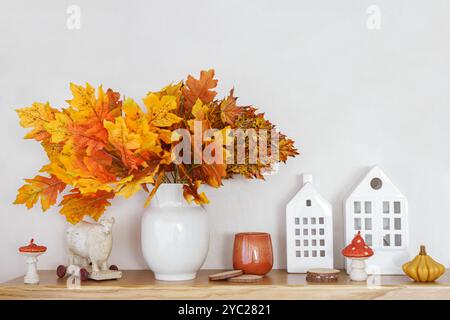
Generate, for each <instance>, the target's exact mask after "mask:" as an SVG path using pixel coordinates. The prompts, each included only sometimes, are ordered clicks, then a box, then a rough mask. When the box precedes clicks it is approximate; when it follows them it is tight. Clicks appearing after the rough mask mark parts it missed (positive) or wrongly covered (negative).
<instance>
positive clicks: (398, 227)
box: [394, 218, 402, 230]
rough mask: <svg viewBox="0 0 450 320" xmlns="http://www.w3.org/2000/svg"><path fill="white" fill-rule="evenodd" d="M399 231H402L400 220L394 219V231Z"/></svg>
mask: <svg viewBox="0 0 450 320" xmlns="http://www.w3.org/2000/svg"><path fill="white" fill-rule="evenodd" d="M401 229H402V219H400V218H394V230H401Z"/></svg>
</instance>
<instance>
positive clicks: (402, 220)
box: [344, 166, 409, 274]
mask: <svg viewBox="0 0 450 320" xmlns="http://www.w3.org/2000/svg"><path fill="white" fill-rule="evenodd" d="M344 212H345V235H346V240H345V241H346V243H349V242H350V241H351V240H352V239H353V237H354V236H355V234H356V233H358V231H361V235H362V236H363V237H364V240H365V242H366V244H367V245H368V246H369V247H371V248H372V249H373V250H374V252H375V254H374V255H373V256H372V257H371V258H370V259H368V260H367V261H366V264H367V271H368V273H369V274H403V272H402V269H401V266H402V264H403V263H405V262H406V261H408V259H409V254H408V245H409V234H408V204H407V200H406V198H405V197H404V196H403V194H402V193H401V192H400V190H399V189H397V187H396V186H395V185H394V184H393V183H392V181H391V180H390V179H389V178H388V177H387V176H386V174H384V172H383V171H382V170H381V169H380V168H379V167H377V166H375V167H373V168H372V169H371V170H370V171H369V173H368V174H367V175H366V176H365V177H364V178H363V179H362V181H361V182H360V183H359V184H358V186H356V188H355V189H354V190H353V192H352V193H351V195H350V196H349V197H348V198H347V200H346V201H345V203H344ZM346 260H347V261H346V270H347V273H349V272H350V270H349V268H350V261H349V259H346Z"/></svg>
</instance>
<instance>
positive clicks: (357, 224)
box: [354, 218, 361, 230]
mask: <svg viewBox="0 0 450 320" xmlns="http://www.w3.org/2000/svg"><path fill="white" fill-rule="evenodd" d="M354 222H355V226H354V227H355V230H361V218H355V221H354Z"/></svg>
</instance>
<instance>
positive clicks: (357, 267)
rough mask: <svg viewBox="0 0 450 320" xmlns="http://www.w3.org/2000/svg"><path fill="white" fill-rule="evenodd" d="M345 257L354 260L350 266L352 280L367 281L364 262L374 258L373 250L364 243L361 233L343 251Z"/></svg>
mask: <svg viewBox="0 0 450 320" xmlns="http://www.w3.org/2000/svg"><path fill="white" fill-rule="evenodd" d="M342 254H343V255H344V257H347V258H350V259H352V263H351V265H350V279H351V280H353V281H366V280H367V272H366V263H365V261H364V260H366V259H367V258H369V257H371V256H373V250H372V249H371V248H370V247H369V246H368V245H367V244H366V243H365V242H364V239H363V238H362V237H361V232H360V231H358V234H357V235H356V236H355V237H354V238H353V240H352V242H351V243H350V244H349V245H348V246H346V247H345V248H344V249H342Z"/></svg>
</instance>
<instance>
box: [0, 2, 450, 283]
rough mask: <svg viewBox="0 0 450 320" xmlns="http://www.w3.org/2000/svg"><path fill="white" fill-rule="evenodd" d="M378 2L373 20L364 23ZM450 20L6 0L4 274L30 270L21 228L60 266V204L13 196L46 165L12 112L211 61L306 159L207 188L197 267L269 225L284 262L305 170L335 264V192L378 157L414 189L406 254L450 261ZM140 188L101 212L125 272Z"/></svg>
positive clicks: (1, 124)
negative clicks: (205, 251)
mask: <svg viewBox="0 0 450 320" xmlns="http://www.w3.org/2000/svg"><path fill="white" fill-rule="evenodd" d="M70 4H77V5H79V6H80V8H81V14H82V15H81V19H82V20H81V29H80V30H68V29H67V27H66V19H67V17H68V15H67V14H66V8H67V7H68V5H70ZM372 4H375V5H378V6H379V8H380V9H381V18H382V20H381V30H369V29H368V28H367V27H366V20H367V17H368V15H367V13H366V9H367V7H368V6H369V5H372ZM449 21H450V2H449V1H448V0H433V1H431V0H430V1H415V0H414V1H413V0H396V1H393V0H389V1H388V0H383V1H381V0H371V1H366V0H353V1H350V0H341V1H334V0H326V1H294V0H291V1H288V0H282V1H261V0H258V1H256V0H254V1H241V0H231V1H230V0H227V1H218V0H216V1H210V0H209V1H207V0H203V1H202V0H191V1H181V0H180V1H132V0H129V1H106V0H103V1H87V0H70V1H56V0H55V1H50V0H46V1H42V0H41V1H20V0H14V1H13V0H11V1H4V0H0V146H1V150H2V151H1V152H0V168H1V176H0V177H1V178H0V191H1V192H0V208H1V210H0V281H4V280H7V279H8V278H11V277H13V276H18V275H21V274H23V273H24V271H25V262H24V258H23V257H21V256H19V255H18V253H17V248H18V247H19V246H20V245H23V244H25V243H26V242H27V241H28V240H29V239H30V238H31V237H34V238H36V241H37V242H38V243H43V244H45V245H47V246H48V252H47V253H46V254H45V255H44V256H42V257H41V259H40V262H39V266H40V268H43V269H45V268H46V269H50V268H52V269H53V268H55V267H56V266H57V265H58V264H60V263H63V262H66V255H65V237H64V233H65V222H64V219H63V217H62V216H60V215H59V214H58V212H57V208H54V209H52V210H50V211H48V212H46V213H45V214H44V213H42V212H40V209H39V207H36V208H34V209H33V210H30V211H27V210H26V208H25V207H23V206H14V205H12V204H11V203H12V201H13V200H14V198H15V195H16V189H17V188H18V187H20V185H21V184H22V180H21V179H22V178H25V177H33V176H34V175H35V174H36V172H37V170H38V169H39V168H40V167H41V166H42V165H43V164H44V163H45V156H44V153H43V152H42V151H41V147H40V146H39V144H38V143H36V142H34V141H29V140H26V141H25V140H22V136H23V135H24V134H25V130H23V129H22V128H20V127H19V124H18V118H17V116H16V114H15V112H14V109H15V108H18V107H23V106H27V105H29V104H31V103H32V102H34V101H47V100H49V101H50V102H51V104H52V105H53V106H63V105H64V100H65V99H68V98H69V97H70V92H69V82H71V81H73V82H76V83H80V84H81V83H83V82H84V81H89V82H90V83H91V84H93V85H98V84H100V83H103V84H104V86H105V87H111V88H114V89H115V90H118V91H120V92H121V93H124V94H126V95H128V96H131V97H134V98H136V99H140V98H141V97H143V96H144V95H145V93H146V92H147V91H148V90H156V89H159V88H160V87H161V86H163V85H165V84H166V83H168V82H170V81H173V80H179V79H183V78H184V77H185V76H186V75H187V74H189V73H192V74H197V73H198V72H199V70H200V69H206V68H210V67H214V68H215V69H216V73H217V76H218V78H219V79H220V83H219V92H220V94H221V95H223V94H224V93H226V92H227V91H228V90H229V89H230V88H231V87H232V86H234V87H235V88H236V93H237V95H238V96H240V102H241V103H242V104H244V105H247V104H254V105H256V106H258V107H260V108H261V109H262V110H264V111H265V112H266V114H267V116H268V117H269V118H270V119H271V120H272V121H273V122H274V123H276V124H278V126H279V128H280V129H281V130H282V131H283V132H285V133H286V134H288V135H289V136H290V137H292V138H293V139H294V140H295V141H296V142H297V146H298V148H299V149H300V151H301V152H302V155H301V157H299V158H296V159H294V160H290V161H289V162H288V164H287V165H286V166H282V167H281V168H280V171H279V173H278V174H277V175H275V176H271V177H268V179H267V181H265V182H262V181H243V180H234V181H230V182H227V183H226V184H225V186H224V187H223V188H221V189H220V190H214V191H212V192H209V197H210V199H211V205H210V206H209V207H208V211H209V213H210V216H211V224H212V239H211V246H210V252H209V256H208V259H207V262H206V264H205V267H207V268H229V267H231V253H232V239H233V234H234V233H235V232H238V231H267V232H270V233H271V234H272V237H273V245H274V249H275V267H276V268H282V267H285V256H286V254H285V240H284V239H285V232H284V214H285V213H284V208H285V205H286V203H287V202H288V200H289V199H290V198H291V197H292V196H293V195H294V194H295V192H296V191H297V190H298V188H299V186H300V183H299V174H300V173H302V172H305V171H307V172H311V173H313V174H314V175H315V178H316V179H315V181H316V185H317V187H318V189H319V190H320V191H321V192H322V193H323V195H324V196H325V197H326V198H328V199H329V200H330V201H331V202H332V203H333V207H334V217H335V225H334V232H335V255H336V261H335V264H336V266H337V267H342V265H343V259H342V257H341V256H340V254H339V252H340V249H341V248H342V246H343V245H344V243H343V239H344V232H343V218H342V209H341V207H342V200H343V199H344V198H345V196H346V195H347V194H348V192H350V190H351V188H352V186H353V185H354V184H355V183H357V182H358V181H359V179H360V178H361V177H362V176H363V175H364V173H365V172H366V170H367V169H368V167H370V166H371V165H372V164H375V163H377V164H379V165H380V166H381V167H382V168H383V169H384V170H385V171H386V173H387V174H388V175H390V177H391V178H392V180H393V181H394V182H395V183H396V184H397V186H398V187H399V188H400V189H401V190H402V191H403V192H404V194H405V195H406V196H407V197H408V198H409V204H410V216H411V223H410V225H411V240H412V243H411V246H412V249H411V254H415V253H416V252H417V247H418V245H419V244H422V243H424V244H426V245H427V246H428V251H429V252H430V253H431V254H432V255H433V256H434V257H435V258H436V259H437V260H439V261H441V262H442V263H444V264H446V265H447V266H450V251H449V244H450V232H449V231H448V230H449V226H450V202H449V201H448V198H449V191H450V149H449V139H450V104H449V100H450V90H449V84H450V63H449V57H450V42H449V38H450V22H449ZM143 197H144V195H140V196H138V197H137V198H136V199H135V200H132V201H129V202H125V201H122V200H118V201H115V203H114V205H113V206H112V207H111V208H110V209H109V210H108V215H113V216H115V217H116V219H117V224H116V226H115V231H114V232H115V234H114V236H115V245H114V248H113V254H112V258H111V262H113V263H115V264H117V265H119V266H120V267H121V268H122V269H125V268H145V262H144V260H143V257H142V255H141V253H140V244H139V227H140V215H141V211H142V207H141V203H142V201H143Z"/></svg>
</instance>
